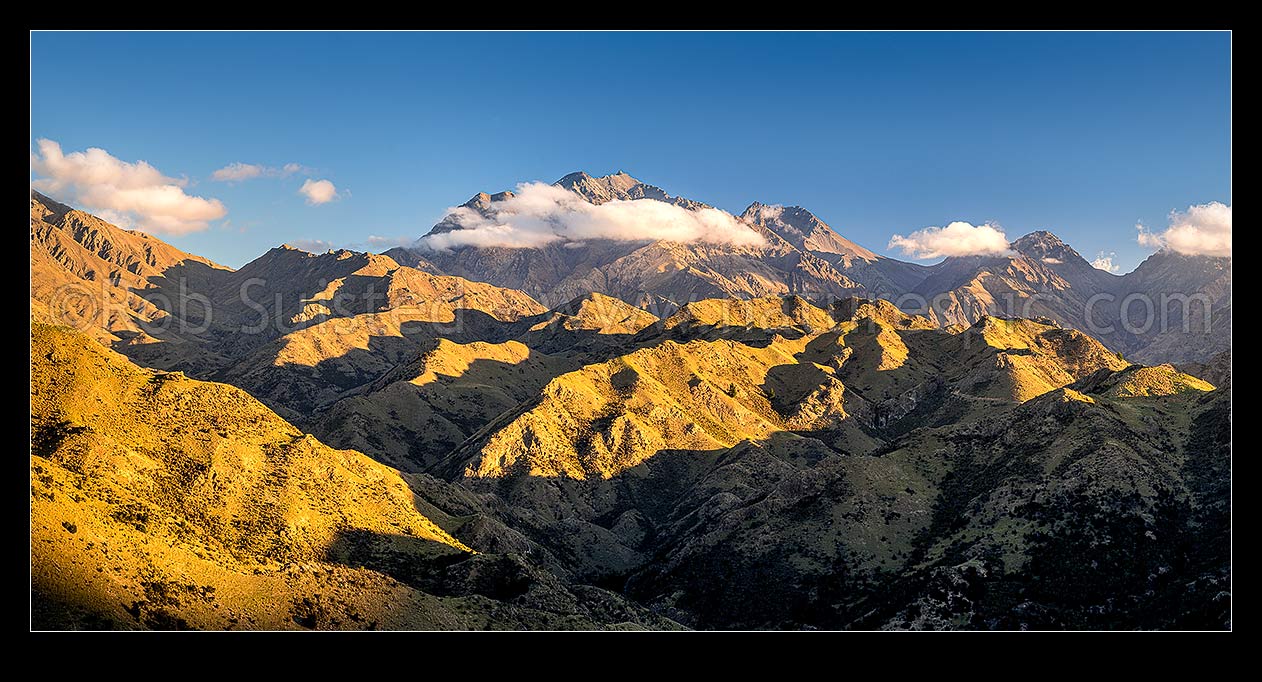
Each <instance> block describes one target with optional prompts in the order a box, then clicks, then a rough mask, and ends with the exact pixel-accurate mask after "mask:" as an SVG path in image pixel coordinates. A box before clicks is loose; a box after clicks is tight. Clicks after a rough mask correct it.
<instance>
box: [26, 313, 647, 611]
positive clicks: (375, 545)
mask: <svg viewBox="0 0 1262 682" xmlns="http://www.w3.org/2000/svg"><path fill="white" fill-rule="evenodd" d="M31 353H32V354H31V357H32V365H31V373H32V381H31V429H32V455H31V472H32V508H31V515H32V528H31V539H32V561H31V569H32V594H33V609H34V611H33V618H34V620H33V625H34V626H35V627H37V628H56V629H60V628H78V627H84V628H100V627H109V628H117V627H121V628H162V629H167V628H298V627H306V628H374V627H381V628H481V627H519V626H520V623H521V622H529V623H532V624H540V623H544V624H546V623H551V624H552V625H553V626H555V627H596V626H599V623H597V622H596V621H593V620H592V619H591V616H590V610H589V609H588V608H587V607H585V606H584V605H583V602H582V600H578V599H576V598H575V597H574V596H573V595H571V594H570V593H568V592H567V591H566V590H565V588H564V587H562V586H560V585H559V584H557V583H555V580H554V579H552V578H549V577H548V576H546V575H542V574H538V573H537V571H536V572H534V573H532V570H533V569H530V568H529V567H526V566H524V565H520V564H516V563H514V561H515V560H506V559H493V558H487V559H486V560H485V561H484V560H483V557H481V556H478V555H475V554H473V553H472V552H471V550H470V549H469V548H468V547H466V546H465V545H464V544H462V543H461V542H459V541H458V540H455V539H454V538H453V537H452V536H451V535H449V534H448V533H447V532H445V531H444V530H442V529H441V528H439V527H438V526H437V525H435V524H434V523H433V522H431V521H430V520H429V519H428V518H426V517H425V516H423V515H422V514H421V513H419V512H418V511H417V509H416V506H415V503H414V500H413V494H412V492H411V490H410V489H409V488H408V486H407V485H406V484H405V483H404V481H403V480H402V479H401V478H400V477H399V474H398V472H396V471H395V470H393V469H391V468H389V467H386V466H383V465H381V464H378V463H376V462H374V461H372V460H370V459H368V458H367V457H365V456H363V455H362V454H360V453H358V452H355V451H350V450H333V449H331V448H328V447H327V446H325V445H323V444H321V443H320V442H319V441H317V440H316V439H315V438H313V437H311V436H309V435H304V434H302V433H301V432H300V431H298V430H297V429H295V428H293V427H292V426H290V425H289V424H288V423H286V422H285V421H284V420H282V419H280V418H279V417H277V416H276V415H275V414H273V413H272V412H271V411H269V410H268V409H267V408H265V407H264V406H263V405H261V404H260V403H258V401H256V400H254V399H253V398H251V397H249V396H248V395H247V394H245V393H244V392H242V391H240V390H239V389H236V388H232V387H230V386H225V385H221V384H212V383H205V382H199V381H194V380H190V379H186V378H184V377H183V376H182V375H180V374H178V373H162V372H153V371H149V370H143V369H140V368H138V367H136V366H134V365H132V364H130V363H129V362H128V361H127V360H126V359H124V358H123V357H121V356H119V355H117V354H115V353H113V352H111V351H109V350H106V349H105V348H103V347H101V346H100V345H98V344H96V343H95V342H93V341H91V340H90V339H88V338H87V337H85V336H83V335H81V334H79V333H77V332H73V331H71V330H68V329H65V328H58V327H50V326H44V325H38V324H37V325H34V327H33V332H32V351H31ZM505 561H507V562H508V563H505ZM504 571H509V572H510V573H513V574H514V575H516V577H515V578H514V577H512V576H509V575H505V576H503V577H495V578H490V579H491V581H492V583H493V584H495V583H497V582H502V581H508V582H509V583H511V582H512V581H513V580H516V581H517V583H519V584H520V585H521V587H520V588H514V589H516V591H515V592H514V591H513V590H509V593H511V594H509V593H502V594H498V596H497V595H496V594H491V595H490V596H486V594H487V593H486V588H480V587H478V584H479V583H478V582H477V581H483V582H485V580H486V579H487V578H488V577H489V576H492V575H496V574H502V573H503V572H504ZM478 575H482V576H483V577H482V578H476V576H478ZM471 581H473V582H471ZM418 586H431V587H429V589H418ZM434 592H437V593H438V594H443V595H447V596H443V597H438V596H434ZM501 592H503V591H502V590H501ZM532 595H533V596H532ZM505 597H514V598H516V600H517V601H520V602H522V603H521V604H519V606H518V607H516V610H510V611H508V612H505V613H503V614H500V615H493V612H494V611H496V610H497V609H500V608H502V607H496V606H495V604H496V599H497V598H505ZM609 599H612V600H613V601H614V602H615V605H616V603H617V599H616V598H615V597H613V596H612V595H611V596H609ZM549 603H551V604H554V605H557V604H559V605H561V607H559V608H551V610H549V608H550V607H544V605H546V604H549ZM566 603H568V604H569V606H568V607H566V606H564V604H566ZM541 607H543V610H542V611H541V610H540V608H541ZM615 611H617V609H615ZM637 617H638V616H636V615H635V614H634V612H630V615H629V616H628V619H630V620H634V619H635V618H637Z"/></svg>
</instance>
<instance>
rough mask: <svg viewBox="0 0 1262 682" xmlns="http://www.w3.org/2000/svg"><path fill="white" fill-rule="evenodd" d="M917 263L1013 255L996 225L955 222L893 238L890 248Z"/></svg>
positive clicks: (1001, 231) (1005, 238)
mask: <svg viewBox="0 0 1262 682" xmlns="http://www.w3.org/2000/svg"><path fill="white" fill-rule="evenodd" d="M888 248H891V249H898V250H900V251H902V252H903V253H904V254H907V255H909V256H911V257H913V258H916V259H921V260H924V259H930V258H942V257H944V256H948V257H949V256H985V255H995V256H997V255H1004V254H1007V253H1011V249H1009V248H1008V238H1007V236H1005V235H1004V233H1003V230H1001V229H999V227H998V226H997V225H992V224H990V223H986V224H984V225H971V224H969V223H966V222H963V221H956V222H954V223H951V224H950V225H947V226H946V227H926V228H925V229H923V230H916V231H915V232H912V233H911V234H909V235H907V236H906V237H904V236H903V235H901V234H896V235H894V236H893V237H891V238H890V243H889V247H888Z"/></svg>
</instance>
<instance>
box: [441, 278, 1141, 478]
mask: <svg viewBox="0 0 1262 682" xmlns="http://www.w3.org/2000/svg"><path fill="white" fill-rule="evenodd" d="M838 319H839V320H840V322H838V321H837V320H838ZM663 327H664V329H663V330H662V331H663V333H671V334H679V333H682V332H690V333H691V334H694V335H698V336H701V337H702V338H694V340H691V341H687V342H685V343H679V342H676V341H674V340H666V339H655V340H654V339H648V338H643V337H641V338H639V341H640V343H642V344H644V345H645V346H646V347H643V348H640V349H638V350H634V351H632V352H630V353H627V354H625V355H622V356H620V357H618V358H615V359H612V360H608V361H605V362H600V363H595V364H591V365H588V366H586V367H584V368H582V369H581V370H578V371H574V372H570V373H568V374H563V375H561V376H558V377H557V378H556V379H553V380H552V381H551V382H549V383H548V384H547V385H546V386H544V387H543V389H542V391H541V393H540V395H539V396H538V397H537V398H536V399H535V400H534V401H533V402H532V403H530V404H528V405H527V406H525V407H523V408H522V409H521V410H520V413H518V414H515V415H509V417H511V419H501V420H499V421H497V422H496V423H495V424H493V425H491V426H489V427H488V428H487V431H486V432H485V433H484V434H482V435H480V436H479V437H478V438H475V439H473V440H471V441H470V442H467V443H465V445H464V446H463V447H462V449H461V451H459V452H457V453H455V454H454V455H452V456H451V457H449V458H448V459H447V461H446V462H445V463H444V464H443V465H442V466H441V467H440V469H441V470H443V471H446V472H448V473H451V474H456V473H457V472H458V470H463V471H464V474H465V475H467V476H472V477H476V478H500V477H504V476H512V475H531V476H545V477H555V476H563V477H572V478H577V479H582V478H587V477H591V476H600V477H609V476H612V475H615V474H617V473H619V472H622V471H625V470H626V469H628V468H631V467H634V466H636V465H638V464H639V463H641V462H643V461H644V460H645V459H647V458H649V457H652V456H653V455H655V454H657V453H659V452H663V451H670V450H675V451H713V450H718V449H722V448H730V447H732V446H734V445H736V444H737V443H739V442H740V441H742V440H760V439H765V438H767V437H769V436H770V435H771V434H773V433H775V432H777V431H796V432H810V433H811V434H812V435H813V436H815V437H818V438H821V439H823V440H824V441H825V442H827V443H830V444H831V445H832V447H835V448H837V449H839V450H841V451H845V452H856V453H861V452H867V451H869V450H871V449H872V448H874V447H876V446H877V445H878V444H879V443H880V442H881V441H882V440H883V439H884V438H888V437H890V436H893V435H897V434H898V433H901V432H902V431H899V430H896V426H897V425H898V424H899V423H900V422H908V423H913V424H914V425H915V426H923V425H927V424H932V423H934V421H935V420H937V419H940V418H941V419H950V420H958V419H960V418H964V417H967V416H969V415H976V414H980V413H982V412H984V411H986V410H994V409H1000V408H1002V407H1003V406H1004V405H1015V404H1017V403H1020V402H1023V401H1025V400H1028V399H1030V398H1032V397H1034V396H1037V395H1040V394H1042V393H1046V392H1047V391H1050V390H1052V389H1054V388H1056V387H1059V386H1063V385H1065V384H1068V383H1070V382H1072V381H1075V380H1077V379H1079V378H1081V377H1083V376H1086V375H1087V374H1089V373H1090V372H1092V371H1095V370H1098V369H1120V368H1122V367H1125V366H1126V365H1127V363H1126V362H1125V361H1123V360H1121V359H1120V358H1118V357H1117V356H1116V355H1115V354H1114V353H1111V352H1109V351H1108V350H1107V349H1105V348H1104V347H1103V346H1101V345H1100V344H1099V343H1098V342H1096V341H1094V340H1093V339H1091V338H1090V337H1087V336H1086V335H1084V334H1081V333H1080V332H1076V331H1072V330H1065V329H1060V328H1058V327H1055V326H1051V325H1047V324H1042V323H1037V322H1032V321H1028V320H1000V319H996V318H985V319H983V320H982V321H981V322H979V323H978V324H977V325H975V326H974V327H973V328H972V329H970V330H969V331H968V332H966V333H959V334H951V333H948V332H944V331H941V330H938V329H934V328H933V327H932V325H930V324H929V323H928V321H927V320H925V319H924V318H918V317H912V316H908V315H905V314H903V313H901V312H899V311H898V310H897V309H896V308H894V306H892V305H891V304H889V303H887V302H884V301H862V300H857V299H855V300H849V301H843V302H840V303H838V304H836V305H835V306H833V307H832V309H831V311H825V310H823V309H821V308H818V307H816V306H813V305H811V304H809V303H807V302H805V301H803V300H802V299H800V298H797V297H789V298H784V299H774V298H773V299H756V300H753V301H731V300H718V301H701V302H698V303H693V304H689V305H688V306H685V307H684V308H683V309H682V310H681V311H680V312H679V313H677V314H676V315H673V316H672V317H671V318H669V319H668V320H666V321H665V323H664V325H663ZM719 330H729V332H731V333H733V334H734V337H733V338H730V339H729V338H718V339H714V340H707V339H709V337H711V336H713V334H714V333H716V332H717V331H719ZM772 330H775V331H772ZM781 334H788V335H789V336H788V338H786V337H785V336H782V335H781ZM726 335H728V334H727V333H722V334H720V336H726ZM903 430H904V431H905V430H906V429H903Z"/></svg>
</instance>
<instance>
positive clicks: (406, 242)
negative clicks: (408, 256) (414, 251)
mask: <svg viewBox="0 0 1262 682" xmlns="http://www.w3.org/2000/svg"><path fill="white" fill-rule="evenodd" d="M415 243H416V238H415V237H383V236H381V235H377V234H370V235H368V237H367V238H366V239H364V244H363V246H365V247H367V248H368V250H373V249H389V248H393V247H395V246H411V245H413V244H415Z"/></svg>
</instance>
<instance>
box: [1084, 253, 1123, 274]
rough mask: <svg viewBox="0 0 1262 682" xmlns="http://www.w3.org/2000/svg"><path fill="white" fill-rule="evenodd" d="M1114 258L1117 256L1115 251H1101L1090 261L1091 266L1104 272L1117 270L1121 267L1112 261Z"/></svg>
mask: <svg viewBox="0 0 1262 682" xmlns="http://www.w3.org/2000/svg"><path fill="white" fill-rule="evenodd" d="M1114 258H1117V254H1116V253H1114V252H1112V251H1110V252H1108V253H1105V252H1103V251H1101V252H1100V253H1099V254H1097V255H1096V257H1095V260H1093V261H1091V267H1093V268H1095V269H1097V270H1103V271H1105V272H1117V271H1118V270H1121V269H1122V268H1121V266H1119V265H1117V264H1115V263H1114V262H1113V259H1114Z"/></svg>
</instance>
